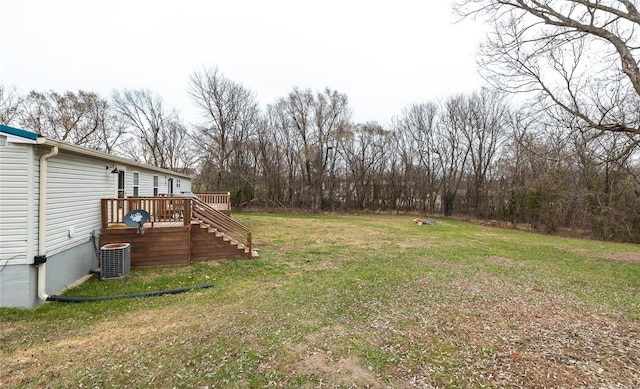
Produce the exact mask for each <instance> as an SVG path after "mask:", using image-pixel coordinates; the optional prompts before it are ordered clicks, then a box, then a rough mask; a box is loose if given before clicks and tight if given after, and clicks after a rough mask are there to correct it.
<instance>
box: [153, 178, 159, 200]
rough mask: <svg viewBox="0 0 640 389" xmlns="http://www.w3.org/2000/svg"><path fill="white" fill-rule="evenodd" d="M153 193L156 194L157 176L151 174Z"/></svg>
mask: <svg viewBox="0 0 640 389" xmlns="http://www.w3.org/2000/svg"><path fill="white" fill-rule="evenodd" d="M153 195H154V196H157V195H158V176H153Z"/></svg>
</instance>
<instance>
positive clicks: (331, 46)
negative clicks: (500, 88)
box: [0, 0, 484, 124]
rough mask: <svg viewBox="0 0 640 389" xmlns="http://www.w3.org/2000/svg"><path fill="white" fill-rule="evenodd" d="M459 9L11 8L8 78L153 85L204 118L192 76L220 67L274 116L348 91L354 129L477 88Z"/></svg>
mask: <svg viewBox="0 0 640 389" xmlns="http://www.w3.org/2000/svg"><path fill="white" fill-rule="evenodd" d="M456 20H457V18H456V17H455V15H454V14H453V13H452V11H451V4H450V2H449V1H446V0H443V1H439V0H438V1H435V0H434V1H426V0H393V1H375V0H373V1H372V0H369V1H360V0H357V1H350V0H322V1H315V0H314V1H305V0H225V1H218V0H210V1H204V0H203V1H195V0H179V1H178V0H176V1H162V0H154V1H147V0H126V1H125V0H108V1H106V0H77V1H71V0H55V1H53V0H0V77H1V78H0V81H1V82H2V84H4V85H5V86H8V87H11V86H15V87H17V88H18V90H19V91H20V92H21V93H23V94H26V93H27V92H28V91H30V90H32V89H35V90H38V91H46V90H55V91H57V92H64V91H67V90H69V91H74V92H77V91H78V90H86V91H93V92H96V93H98V94H99V95H101V96H103V97H109V96H110V94H111V91H112V90H114V89H121V88H128V89H149V90H152V91H154V92H157V93H158V94H159V95H160V96H162V98H163V99H164V101H165V104H166V105H167V106H168V107H170V108H175V109H177V110H178V111H179V112H180V113H181V115H182V117H183V119H184V120H185V122H186V123H192V122H194V121H196V120H197V111H196V110H195V108H194V107H193V104H192V102H191V101H190V99H189V97H188V95H187V92H186V90H187V85H188V82H189V77H190V76H191V75H192V74H193V72H194V71H199V70H202V69H203V68H204V67H216V66H217V67H218V68H219V70H220V71H221V72H222V74H224V75H225V76H226V77H228V78H230V79H231V80H233V81H236V82H239V83H241V84H243V85H244V86H245V87H246V88H248V89H250V90H252V91H253V92H254V93H255V94H256V96H257V99H258V101H259V103H260V105H261V107H262V108H264V107H266V105H267V104H271V103H273V102H274V101H275V100H276V99H278V98H280V97H284V96H286V95H287V94H288V93H289V92H290V91H291V90H292V89H293V88H294V87H296V86H297V87H299V88H301V89H307V88H310V89H312V90H314V91H319V90H322V89H324V88H326V87H329V88H331V89H334V90H337V91H338V92H340V93H344V94H346V95H347V96H348V97H349V105H350V107H351V109H352V111H353V114H354V117H353V119H354V121H356V122H366V121H378V122H379V123H381V124H387V123H388V122H389V121H390V119H391V118H392V117H393V116H396V115H399V114H400V113H401V111H402V109H403V108H404V107H406V106H408V105H410V104H412V103H419V102H424V101H431V100H438V99H441V98H445V97H447V96H450V95H452V94H456V93H463V92H472V91H474V90H477V89H478V88H479V87H480V86H481V85H482V81H481V79H480V78H479V76H478V74H477V70H476V66H475V60H474V54H475V52H476V50H477V47H478V44H479V43H480V42H481V41H482V39H483V38H484V30H483V28H482V26H481V25H479V24H476V23H474V22H472V21H466V20H465V21H462V22H459V23H455V22H456Z"/></svg>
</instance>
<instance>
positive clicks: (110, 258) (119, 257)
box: [100, 243, 131, 280]
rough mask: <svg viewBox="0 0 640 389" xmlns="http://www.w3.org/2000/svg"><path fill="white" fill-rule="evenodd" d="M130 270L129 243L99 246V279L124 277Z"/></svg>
mask: <svg viewBox="0 0 640 389" xmlns="http://www.w3.org/2000/svg"><path fill="white" fill-rule="evenodd" d="M130 272H131V244H130V243H110V244H105V245H104V246H102V247H100V279H102V280H111V279H116V278H124V277H126V276H128V275H129V273H130Z"/></svg>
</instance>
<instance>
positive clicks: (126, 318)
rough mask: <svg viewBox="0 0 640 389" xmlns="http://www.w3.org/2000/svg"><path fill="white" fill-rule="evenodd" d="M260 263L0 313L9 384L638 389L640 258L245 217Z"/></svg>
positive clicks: (520, 237) (390, 223) (303, 219)
mask: <svg viewBox="0 0 640 389" xmlns="http://www.w3.org/2000/svg"><path fill="white" fill-rule="evenodd" d="M234 217H235V218H237V219H239V220H240V221H241V222H243V223H244V224H246V225H247V226H249V227H250V228H251V229H252V231H253V236H254V242H255V246H256V247H257V248H259V249H260V258H258V259H255V260H238V261H228V262H224V263H196V264H193V265H190V266H182V267H167V268H160V269H151V270H137V271H136V270H134V271H133V272H132V273H131V275H130V276H129V277H128V278H126V279H124V280H110V281H98V280H93V279H92V280H89V281H88V282H86V283H84V284H82V285H81V286H79V287H77V288H74V289H72V290H69V291H68V292H67V294H68V295H73V296H92V295H93V296H95V295H109V294H123V293H133V292H144V291H153V290H159V289H170V288H177V287H183V286H190V285H200V284H205V283H213V284H214V285H215V286H214V287H213V288H211V289H202V290H196V291H191V292H187V293H184V294H179V295H171V296H162V297H150V298H139V299H125V300H109V301H100V302H94V303H83V304H65V303H52V302H50V303H46V304H44V305H42V306H40V307H39V308H37V309H33V310H16V309H1V310H0V334H1V336H0V348H1V352H0V364H1V365H2V370H1V372H0V386H1V387H6V388H9V387H20V388H29V387H32V388H43V387H52V388H63V387H64V388H66V387H69V388H70V387H76V388H77V387H90V388H93V387H99V388H105V387H116V388H123V387H130V388H140V387H158V388H172V387H178V388H207V387H208V388H213V387H232V388H254V387H305V388H316V387H323V388H331V387H372V388H382V387H390V388H410V387H417V388H433V387H447V388H456V387H459V388H475V387H477V388H480V387H496V388H498V387H499V388H502V387H531V388H541V387H607V388H608V387H616V388H618V387H620V388H632V387H640V246H637V245H628V244H614V243H607V242H596V241H586V240H577V239H567V238H560V237H551V236H545V235H534V234H529V233H525V232H519V231H514V230H502V229H496V228H491V227H483V226H478V225H473V224H468V223H463V222H456V221H452V220H446V219H437V220H436V222H435V224H434V225H431V226H419V225H417V224H415V223H413V218H412V217H410V216H387V215H368V216H326V215H325V216H291V215H265V214H235V215H234Z"/></svg>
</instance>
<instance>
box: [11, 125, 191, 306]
mask: <svg viewBox="0 0 640 389" xmlns="http://www.w3.org/2000/svg"><path fill="white" fill-rule="evenodd" d="M190 188H191V177H190V176H188V175H184V174H178V173H175V172H172V171H170V170H166V169H160V168H156V167H152V166H147V165H144V164H140V163H137V162H134V161H131V160H127V159H124V158H119V157H115V156H112V155H109V154H106V153H102V152H99V151H95V150H91V149H87V148H83V147H79V146H74V145H71V144H68V143H64V142H60V141H56V140H52V139H47V138H44V137H41V136H38V134H35V133H33V132H29V131H24V130H21V129H17V128H12V127H8V126H4V125H0V307H34V306H36V305H38V304H39V303H40V302H41V301H42V300H43V298H45V299H46V297H45V296H46V295H48V294H55V293H58V292H59V291H61V290H62V289H64V288H65V287H67V286H69V285H71V284H72V283H74V282H75V281H77V280H79V279H81V278H83V277H84V276H86V275H87V274H89V272H90V271H91V270H92V269H94V268H96V267H97V266H98V258H97V252H98V248H99V242H98V240H99V235H100V229H101V206H100V204H101V202H100V199H102V198H115V197H130V196H158V195H163V194H173V193H174V192H175V193H180V192H188V191H190Z"/></svg>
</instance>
